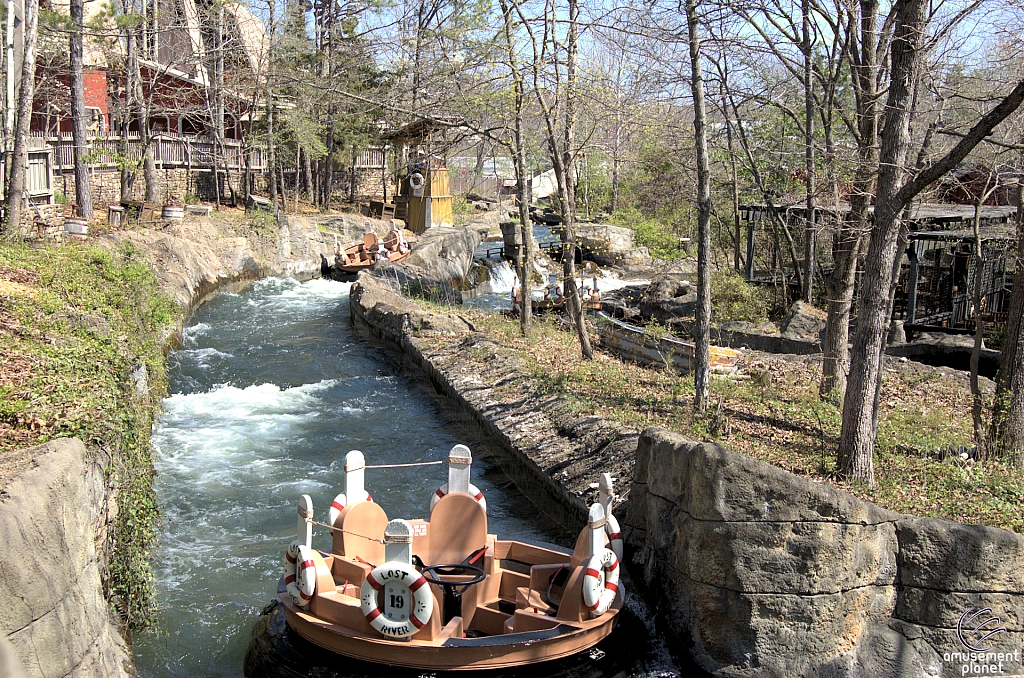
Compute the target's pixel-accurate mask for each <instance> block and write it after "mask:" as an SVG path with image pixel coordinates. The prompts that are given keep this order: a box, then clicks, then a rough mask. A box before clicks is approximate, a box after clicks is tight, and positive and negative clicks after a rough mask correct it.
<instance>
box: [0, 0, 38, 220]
mask: <svg viewBox="0 0 1024 678" xmlns="http://www.w3.org/2000/svg"><path fill="white" fill-rule="evenodd" d="M24 27H25V46H24V50H23V57H22V58H23V61H22V64H21V91H20V92H19V93H18V121H17V123H16V125H15V129H14V148H13V150H12V151H11V155H12V156H13V157H12V160H11V173H10V175H9V177H8V179H7V209H6V212H7V214H6V221H7V223H6V230H7V231H8V232H10V233H17V232H18V229H19V228H21V208H22V203H24V201H25V173H26V170H27V168H28V136H29V126H30V125H31V123H32V99H33V96H34V92H35V80H36V40H37V37H38V33H39V31H38V29H39V0H26V2H25V22H24Z"/></svg>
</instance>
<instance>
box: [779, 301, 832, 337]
mask: <svg viewBox="0 0 1024 678" xmlns="http://www.w3.org/2000/svg"><path fill="white" fill-rule="evenodd" d="M823 329H825V312H824V311H822V310H820V309H817V308H814V307H813V306H811V305H810V304H808V303H807V302H806V301H797V302H796V303H795V304H793V305H792V306H791V307H790V308H789V312H788V313H786V317H785V318H783V319H782V325H781V326H780V327H779V331H780V332H781V334H782V336H783V337H786V338H787V339H815V338H817V337H818V334H819V333H820V332H821V331H822V330H823Z"/></svg>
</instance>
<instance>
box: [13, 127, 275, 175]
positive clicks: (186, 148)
mask: <svg viewBox="0 0 1024 678" xmlns="http://www.w3.org/2000/svg"><path fill="white" fill-rule="evenodd" d="M122 142H123V139H122V138H121V137H116V136H108V137H93V138H91V139H89V146H88V150H87V155H86V158H87V159H88V162H89V164H90V165H91V166H93V167H117V166H118V161H119V160H122V159H123V160H127V161H129V162H132V163H137V162H139V161H140V160H141V159H142V152H143V145H142V140H141V139H140V138H139V135H138V134H137V133H136V134H131V133H129V134H128V138H127V147H126V148H125V149H124V151H125V152H124V155H123V156H122ZM151 144H152V147H153V158H154V160H155V161H156V166H157V168H158V169H164V168H189V167H197V168H199V167H210V166H212V165H213V164H214V162H215V161H216V164H217V166H218V167H223V166H224V165H225V164H227V166H228V169H232V170H241V169H244V168H245V153H248V154H249V158H250V162H251V165H250V167H251V168H252V169H253V170H255V171H262V170H264V169H266V162H265V159H264V154H263V149H262V148H246V147H245V145H244V143H243V142H241V141H237V140H234V139H225V140H224V147H223V154H218V153H217V144H216V143H215V142H213V141H210V140H209V139H207V138H205V137H192V136H181V135H175V134H158V135H154V136H153V137H152V140H151ZM30 146H31V147H32V148H44V147H49V148H50V149H51V150H52V152H53V168H54V171H60V170H61V169H64V168H69V167H73V166H74V159H75V156H74V143H73V142H72V140H71V135H70V134H67V133H62V134H61V135H60V136H47V137H44V136H43V135H42V133H41V132H33V133H32V139H31V143H30Z"/></svg>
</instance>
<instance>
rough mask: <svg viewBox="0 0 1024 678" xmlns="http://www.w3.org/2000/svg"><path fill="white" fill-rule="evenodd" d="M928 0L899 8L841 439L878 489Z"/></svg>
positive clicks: (852, 468)
mask: <svg viewBox="0 0 1024 678" xmlns="http://www.w3.org/2000/svg"><path fill="white" fill-rule="evenodd" d="M927 4H928V3H927V0H907V1H906V2H904V3H902V4H899V5H897V8H896V12H897V16H896V25H895V28H894V32H893V39H892V46H891V48H890V51H891V67H890V72H891V80H890V83H889V96H888V100H887V102H886V107H885V127H884V128H883V130H882V137H881V153H880V156H879V162H878V188H877V191H876V197H875V213H874V218H875V224H874V228H873V230H872V234H871V244H870V245H869V246H868V254H867V257H866V258H865V263H864V277H863V279H862V281H861V282H862V287H863V289H862V290H861V305H860V309H861V311H860V313H859V314H858V318H857V333H856V335H855V336H854V340H853V354H852V359H851V363H850V379H849V383H848V384H847V387H846V398H845V401H844V402H843V427H842V435H841V436H840V441H839V453H838V465H839V470H840V472H841V473H842V474H843V475H844V476H846V477H848V478H851V479H853V480H856V481H860V482H864V483H866V484H868V485H869V486H874V483H875V470H874V459H873V453H874V446H875V434H876V428H875V425H874V424H875V389H876V380H877V379H879V377H880V374H879V373H880V371H881V369H882V361H881V347H882V343H883V342H884V339H885V333H886V330H887V329H888V328H887V324H888V323H887V320H888V319H887V317H886V315H887V314H886V313H885V311H886V307H887V306H888V300H889V289H890V285H891V284H892V269H893V262H894V260H895V257H896V254H897V252H896V249H897V243H898V239H899V230H900V223H901V222H900V218H899V217H900V212H901V211H902V209H903V204H901V203H898V202H897V198H898V196H897V194H898V192H899V189H900V187H901V184H902V181H903V174H904V171H905V169H904V168H905V166H906V160H907V155H908V153H909V151H910V116H911V108H912V106H911V104H912V101H913V88H914V82H915V80H916V78H917V77H918V75H919V74H918V66H919V60H918V54H919V52H920V49H921V40H922V36H923V33H924V29H925V27H926V24H927V17H926V14H925V7H926V6H927Z"/></svg>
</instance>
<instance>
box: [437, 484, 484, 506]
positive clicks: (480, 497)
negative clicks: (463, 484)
mask: <svg viewBox="0 0 1024 678" xmlns="http://www.w3.org/2000/svg"><path fill="white" fill-rule="evenodd" d="M469 493H470V494H471V495H473V499H476V503H478V504H480V506H483V507H484V513H487V500H486V499H484V493H483V492H481V491H480V490H479V488H477V486H476V485H474V484H473V483H470V484H469ZM446 494H448V483H445V484H444V485H442V486H441V487H439V488H437V490H435V491H434V494H433V495H432V496H431V497H430V510H431V511H433V510H434V506H436V505H437V502H439V501H441V497H443V496H445V495H446Z"/></svg>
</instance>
